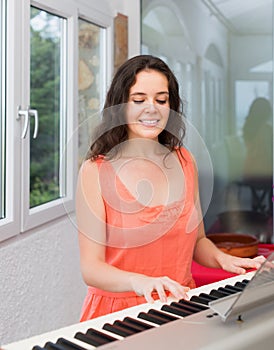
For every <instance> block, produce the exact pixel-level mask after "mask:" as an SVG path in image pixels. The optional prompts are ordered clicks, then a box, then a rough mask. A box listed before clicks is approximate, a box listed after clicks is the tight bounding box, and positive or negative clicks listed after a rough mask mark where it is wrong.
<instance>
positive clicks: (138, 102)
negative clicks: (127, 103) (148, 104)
mask: <svg viewBox="0 0 274 350" xmlns="http://www.w3.org/2000/svg"><path fill="white" fill-rule="evenodd" d="M133 102H134V103H136V104H140V103H143V102H144V100H133Z"/></svg>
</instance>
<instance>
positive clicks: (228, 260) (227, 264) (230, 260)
mask: <svg viewBox="0 0 274 350" xmlns="http://www.w3.org/2000/svg"><path fill="white" fill-rule="evenodd" d="M265 260H266V259H265V257H264V256H262V255H260V256H257V257H256V258H253V259H251V258H239V257H237V256H232V255H228V254H223V255H222V256H221V257H220V258H219V264H220V265H221V268H222V269H224V270H226V271H228V272H232V273H237V274H239V275H242V274H244V273H246V269H259V268H260V267H261V265H262V264H263V263H264V262H265Z"/></svg>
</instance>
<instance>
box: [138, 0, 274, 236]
mask: <svg viewBox="0 0 274 350" xmlns="http://www.w3.org/2000/svg"><path fill="white" fill-rule="evenodd" d="M183 3H184V2H182V1H180V0H171V1H170V2H169V5H168V6H167V5H166V2H165V1H164V0H159V1H157V2H155V3H153V4H152V3H151V2H150V1H148V0H142V1H141V20H142V23H141V34H142V45H141V50H142V53H150V54H154V55H157V56H158V57H166V58H167V62H168V63H169V66H170V67H171V68H172V69H173V71H174V72H175V73H176V76H177V78H178V81H179V83H180V87H181V91H183V101H184V102H185V105H186V106H187V108H186V115H187V118H188V120H189V119H190V120H191V122H193V124H194V126H195V127H196V128H197V129H198V131H199V133H200V135H201V137H202V139H203V140H204V141H205V145H206V148H207V150H208V152H209V154H210V158H211V162H212V170H213V176H212V177H213V183H214V188H213V191H212V197H211V198H210V205H209V207H208V208H207V207H205V208H206V209H207V210H204V222H205V229H206V233H213V232H234V233H235V232H241V233H246V234H252V235H255V236H256V237H257V238H258V239H259V241H260V242H261V243H270V242H273V239H274V236H273V198H272V196H273V1H271V0H262V1H260V2H256V6H255V5H254V4H255V2H254V4H252V2H248V1H247V2H244V5H243V6H242V7H241V9H239V8H236V7H235V6H234V1H232V0H227V1H212V2H210V3H211V4H210V5H209V4H208V2H207V1H202V0H199V1H197V5H198V4H199V6H197V7H196V5H194V4H192V5H191V4H189V6H188V7H186V6H185V5H184V4H183ZM253 5H254V6H253ZM164 6H165V7H166V8H165V9H163V7H164ZM212 9H216V13H218V15H215V14H214V13H213V11H212ZM194 12H195V13H196V15H195V16H196V17H195V18H202V19H203V20H202V21H198V22H199V23H198V22H197V25H196V26H193V25H192V24H191V21H190V20H189V19H190V18H192V17H191V16H193V13H194ZM206 12H208V13H209V14H210V15H209V16H208V17H207V16H205V13H206ZM171 18H172V19H171ZM250 18H253V21H252V24H251V22H250ZM217 26H219V27H220V28H222V30H220V31H217V30H216V28H217ZM205 29H206V30H205ZM205 33H206V34H205ZM208 33H211V34H210V35H208ZM167 43H168V44H167ZM220 43H221V44H220ZM178 62H180V63H181V67H180V66H179V65H178ZM189 64H191V66H189ZM185 67H187V68H188V67H190V68H191V69H190V70H188V69H185ZM184 97H185V98H184ZM194 156H195V154H194ZM195 158H196V157H195ZM199 172H200V169H199ZM200 174H201V172H200ZM205 175H206V176H203V174H201V175H200V177H199V184H200V188H201V190H202V191H201V202H202V204H203V201H204V200H206V198H205V196H203V190H204V189H205V188H206V179H207V178H208V175H207V174H205ZM210 175H211V174H210Z"/></svg>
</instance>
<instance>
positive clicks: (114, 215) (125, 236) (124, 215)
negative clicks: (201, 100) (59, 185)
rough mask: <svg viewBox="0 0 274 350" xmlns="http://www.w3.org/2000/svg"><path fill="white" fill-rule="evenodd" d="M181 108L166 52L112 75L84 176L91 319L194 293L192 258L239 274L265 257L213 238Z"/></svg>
mask: <svg viewBox="0 0 274 350" xmlns="http://www.w3.org/2000/svg"><path fill="white" fill-rule="evenodd" d="M181 109H182V104H181V100H180V98H179V88H178V83H177V80H176V78H175V77H174V75H173V73H172V71H171V70H170V69H169V67H168V66H167V65H166V64H165V63H164V62H163V61H162V60H160V59H159V58H156V57H153V56H150V55H141V56H136V57H133V58H131V59H129V60H128V61H127V62H125V63H124V64H123V65H122V66H121V67H120V68H119V69H118V71H117V73H116V75H115V76H114V78H113V81H112V84H111V86H110V89H109V91H108V94H107V97H106V102H105V106H104V112H103V116H102V120H101V123H100V125H99V127H98V128H97V130H96V133H95V135H94V139H93V141H92V144H91V147H90V151H89V155H88V157H87V158H88V159H87V160H86V161H85V162H84V163H83V165H82V167H81V169H80V172H79V179H78V188H77V220H78V228H79V246H80V259H81V270H82V275H83V278H84V281H85V283H86V284H87V285H88V293H87V296H86V299H85V301H84V305H83V310H82V315H81V320H82V321H84V320H87V319H90V318H93V317H97V316H101V315H104V314H107V313H110V312H114V311H118V310H121V309H124V308H127V307H131V306H134V305H137V304H141V303H144V302H152V301H153V300H154V299H157V298H159V299H160V300H161V301H162V302H165V301H166V298H167V296H168V295H169V294H171V295H173V296H175V297H176V298H178V299H179V298H186V297H187V291H188V290H189V288H194V287H195V282H194V280H193V278H192V275H191V262H192V259H194V260H195V261H197V262H198V263H200V264H203V265H205V266H208V267H216V268H223V269H225V270H227V271H230V272H234V273H238V274H243V273H245V268H258V267H260V265H261V263H262V262H263V261H264V258H262V257H257V258H255V259H242V258H238V257H233V256H230V255H226V254H224V253H223V252H221V251H220V250H219V249H217V248H216V247H215V245H213V244H212V243H211V241H209V240H208V239H207V238H206V236H205V233H204V228H203V222H202V216H201V211H200V205H199V194H198V180H197V179H198V176H197V170H196V167H195V162H194V160H193V158H192V155H191V154H190V153H189V151H187V149H186V148H184V146H183V142H182V140H183V137H184V133H185V125H184V123H183V119H182V117H181V114H182V110H181Z"/></svg>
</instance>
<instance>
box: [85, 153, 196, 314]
mask: <svg viewBox="0 0 274 350" xmlns="http://www.w3.org/2000/svg"><path fill="white" fill-rule="evenodd" d="M181 153H182V155H181V154H180V152H179V150H177V155H178V158H179V160H180V163H181V166H182V170H183V173H184V176H185V189H186V191H185V195H184V198H183V199H182V200H181V201H176V202H174V203H171V204H169V205H167V206H163V205H160V206H155V207H149V206H146V207H144V206H142V205H141V204H140V203H138V202H137V200H136V199H135V198H133V196H132V195H131V193H129V191H128V190H127V189H126V187H125V186H124V185H123V183H122V182H121V181H120V180H119V178H117V177H116V178H115V186H113V182H112V181H113V180H111V178H113V176H111V172H112V175H113V173H114V170H113V169H112V170H110V167H111V166H109V165H108V162H107V161H104V160H103V158H100V159H98V160H96V162H97V165H98V167H99V169H100V167H102V164H106V168H104V171H101V172H100V174H102V178H100V183H101V191H102V196H103V199H104V204H105V210H106V218H107V239H108V244H107V245H106V251H105V259H106V262H107V263H109V264H110V265H112V266H115V267H117V268H119V269H121V270H126V271H131V272H136V273H141V274H144V275H148V276H154V277H159V276H168V277H169V278H171V279H173V280H176V281H178V282H179V283H180V284H181V285H183V286H188V287H190V288H195V282H194V280H193V278H192V274H191V263H192V257H193V251H194V247H195V243H196V239H197V233H198V216H197V215H196V214H197V213H196V209H195V205H194V198H195V190H194V187H195V186H194V179H195V170H194V164H193V159H192V157H191V155H190V153H189V152H188V151H187V150H186V149H185V148H181ZM100 176H101V175H100ZM114 187H115V188H116V191H117V192H119V196H117V193H116V197H117V202H115V203H114V204H113V201H112V202H110V201H109V200H107V198H109V196H110V195H109V193H110V192H111V191H112V189H113V188H114ZM118 197H119V198H118ZM121 198H122V199H121ZM121 212H122V213H123V214H121ZM190 220H191V221H192V224H191V225H189V222H190ZM195 220H196V224H195V225H193V221H195ZM189 226H191V227H190V228H189ZM151 232H152V234H150V233H151ZM136 233H137V234H136ZM128 237H130V238H128ZM155 298H157V296H156V294H155ZM145 302H146V300H145V298H144V297H143V296H138V295H137V294H135V293H134V292H133V291H132V292H123V293H114V292H108V291H104V290H101V289H98V288H94V287H92V286H90V287H88V291H87V295H86V298H85V300H84V303H83V307H82V312H81V317H80V321H85V320H89V319H91V318H95V317H98V316H102V315H105V314H108V313H111V312H115V311H119V310H122V309H125V308H128V307H132V306H135V305H138V304H142V303H145Z"/></svg>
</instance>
